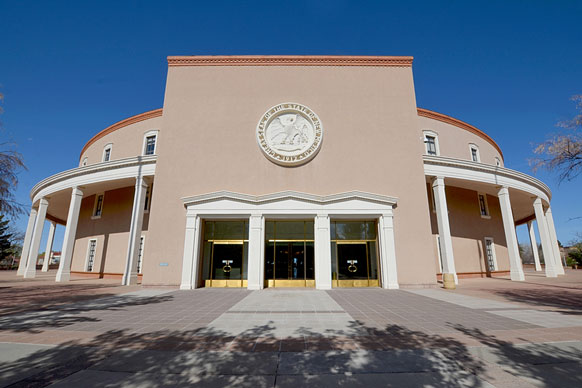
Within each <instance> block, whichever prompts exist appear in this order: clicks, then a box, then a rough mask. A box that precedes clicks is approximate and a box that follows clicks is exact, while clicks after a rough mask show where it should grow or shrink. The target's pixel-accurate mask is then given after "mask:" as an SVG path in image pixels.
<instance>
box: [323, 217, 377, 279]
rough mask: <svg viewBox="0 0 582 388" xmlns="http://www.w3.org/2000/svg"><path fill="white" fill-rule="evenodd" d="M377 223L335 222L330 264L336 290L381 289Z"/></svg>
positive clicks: (332, 229)
mask: <svg viewBox="0 0 582 388" xmlns="http://www.w3.org/2000/svg"><path fill="white" fill-rule="evenodd" d="M376 229H377V226H376V222H374V221H337V222H336V221H332V223H331V256H332V257H331V260H332V285H333V286H334V287H378V286H379V285H380V282H379V280H378V278H379V276H378V275H379V273H378V255H377V254H376V252H377V245H376Z"/></svg>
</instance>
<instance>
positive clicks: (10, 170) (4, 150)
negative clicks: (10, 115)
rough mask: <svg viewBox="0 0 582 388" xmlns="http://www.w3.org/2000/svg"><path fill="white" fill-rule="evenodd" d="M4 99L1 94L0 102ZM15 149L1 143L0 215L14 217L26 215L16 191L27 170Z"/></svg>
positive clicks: (11, 144) (11, 145) (10, 144)
mask: <svg viewBox="0 0 582 388" xmlns="http://www.w3.org/2000/svg"><path fill="white" fill-rule="evenodd" d="M2 99H3V95H2V93H0V102H1V101H2ZM0 113H2V107H1V106H0ZM13 147H14V144H13V143H10V142H1V143H0V214H6V215H8V216H12V217H14V216H17V215H19V214H22V213H25V209H24V206H23V205H22V204H20V203H18V201H16V197H15V196H14V190H16V187H17V186H18V175H17V174H18V172H19V171H20V170H21V169H26V167H25V166H24V162H23V160H22V155H21V154H19V153H18V152H16V151H14V149H13Z"/></svg>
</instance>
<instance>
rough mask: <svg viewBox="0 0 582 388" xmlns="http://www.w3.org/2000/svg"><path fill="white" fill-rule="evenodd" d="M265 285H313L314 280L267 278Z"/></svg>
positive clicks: (302, 286) (300, 286)
mask: <svg viewBox="0 0 582 388" xmlns="http://www.w3.org/2000/svg"><path fill="white" fill-rule="evenodd" d="M265 286H267V287H287V288H297V287H299V288H305V287H308V288H309V287H311V288H314V287H315V280H312V279H307V280H302V279H299V280H296V279H268V280H266V281H265Z"/></svg>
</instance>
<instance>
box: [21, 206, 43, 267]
mask: <svg viewBox="0 0 582 388" xmlns="http://www.w3.org/2000/svg"><path fill="white" fill-rule="evenodd" d="M47 209H48V201H47V200H46V199H45V198H41V199H40V201H39V203H38V214H37V215H36V221H35V222H34V231H33V232H32V241H31V242H30V251H29V252H28V262H27V263H26V270H25V271H24V277H25V278H33V277H35V276H36V262H37V259H38V250H39V249H40V239H41V238H42V229H43V227H44V220H45V217H46V211H47Z"/></svg>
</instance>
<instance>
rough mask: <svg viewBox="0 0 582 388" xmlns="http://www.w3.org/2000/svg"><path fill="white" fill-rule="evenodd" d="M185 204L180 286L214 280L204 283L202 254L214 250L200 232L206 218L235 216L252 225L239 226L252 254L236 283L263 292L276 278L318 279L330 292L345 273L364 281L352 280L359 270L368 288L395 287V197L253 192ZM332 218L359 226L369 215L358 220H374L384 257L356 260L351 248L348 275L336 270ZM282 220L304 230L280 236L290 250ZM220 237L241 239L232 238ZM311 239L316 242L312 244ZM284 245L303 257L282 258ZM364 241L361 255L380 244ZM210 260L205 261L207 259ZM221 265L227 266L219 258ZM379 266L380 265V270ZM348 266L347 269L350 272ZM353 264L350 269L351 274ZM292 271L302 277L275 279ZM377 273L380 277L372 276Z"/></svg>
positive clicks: (223, 194) (316, 283)
mask: <svg viewBox="0 0 582 388" xmlns="http://www.w3.org/2000/svg"><path fill="white" fill-rule="evenodd" d="M183 202H184V205H185V207H186V229H185V244H184V255H183V263H182V283H181V285H180V288H181V289H193V288H197V287H201V286H205V285H210V284H212V283H211V282H210V283H209V282H208V281H207V280H205V279H206V277H205V276H206V275H202V276H201V273H200V271H203V272H204V273H206V271H207V270H206V269H205V268H206V267H207V266H208V265H207V264H204V263H205V261H204V257H203V256H201V254H204V255H205V256H206V255H208V252H209V250H208V248H207V249H206V250H204V249H201V246H200V245H201V241H208V239H207V238H206V237H203V236H202V235H201V233H202V230H201V229H203V228H202V225H203V223H204V221H205V220H236V219H238V220H242V223H241V222H234V221H232V222H233V223H234V224H238V223H241V225H248V226H241V227H242V228H243V229H244V228H247V230H246V232H243V233H242V234H241V236H240V238H241V239H240V240H236V241H240V244H242V245H241V247H244V244H245V236H248V248H247V252H248V254H247V255H246V256H247V257H246V262H244V261H243V264H242V266H243V268H244V266H245V265H246V267H247V269H246V270H244V269H242V270H240V273H241V275H242V274H243V273H246V274H248V275H247V278H246V279H244V278H240V280H241V283H238V285H237V286H239V287H240V286H242V285H244V281H245V280H246V287H247V288H248V289H251V290H259V289H262V288H264V287H265V285H267V286H269V285H272V286H277V283H278V282H279V284H282V285H283V286H293V285H294V284H301V283H302V284H303V286H310V285H312V284H314V286H315V288H317V289H331V288H332V286H334V285H336V286H337V285H339V284H341V281H340V279H341V278H342V276H344V275H345V276H347V278H346V282H347V281H349V278H350V276H351V278H353V279H354V280H353V281H351V284H352V285H354V284H359V285H364V282H363V280H360V281H356V280H355V279H356V277H357V276H356V275H357V274H355V272H357V271H360V272H359V273H360V274H366V275H365V278H366V281H365V286H368V285H372V286H374V285H376V286H378V285H380V286H381V287H383V288H398V275H397V267H396V254H395V249H394V229H393V220H392V219H393V216H394V211H393V209H394V208H395V207H396V202H397V200H396V198H393V197H388V196H382V195H376V194H369V193H361V192H349V193H340V194H335V195H330V196H318V195H312V194H305V193H298V192H282V193H274V194H269V195H264V196H251V195H244V194H239V193H233V192H226V191H224V192H217V193H211V194H206V195H201V196H194V197H188V198H183ZM334 220H347V222H352V223H353V224H358V225H357V226H358V228H359V225H360V223H358V222H356V220H370V221H368V222H367V224H364V223H362V224H361V225H369V227H368V228H367V229H369V230H370V232H369V233H372V234H373V236H376V234H377V233H378V234H379V237H380V238H379V239H378V241H379V260H378V258H377V255H370V254H368V256H366V255H364V256H362V257H361V258H360V259H357V258H355V256H354V255H355V254H356V253H354V252H352V253H350V257H346V263H345V267H346V271H347V272H345V274H344V272H343V269H341V270H340V269H339V268H337V266H338V263H339V261H338V260H341V257H340V256H341V254H340V255H339V256H338V253H337V243H335V245H334V244H332V241H331V235H332V223H333V222H334ZM266 222H269V223H272V224H271V225H272V226H270V227H269V231H267V230H266V229H267V228H266V226H265V225H266ZM285 222H287V223H289V224H293V227H292V228H297V226H301V228H302V230H301V231H300V232H301V233H299V232H297V231H294V232H292V233H295V234H296V236H295V237H293V238H291V237H282V240H279V244H280V245H279V247H282V245H281V244H284V245H285V248H281V249H279V250H277V244H276V241H277V238H276V234H275V233H276V232H275V230H274V229H275V225H277V223H279V224H281V223H285ZM343 224H345V222H344V223H342V225H343ZM288 226H289V225H288ZM333 226H335V225H333ZM245 233H246V234H245ZM299 234H301V236H299ZM280 236H284V235H280ZM289 236H290V235H289ZM310 236H312V237H310ZM290 238H291V239H290ZM374 238H375V237H374ZM310 239H312V240H310ZM223 241H225V242H227V241H230V242H231V243H235V242H236V241H235V240H233V239H232V238H230V237H228V238H227V239H226V240H223ZM281 241H282V242H281ZM309 241H313V243H310V242H309ZM366 241H371V240H366ZM349 242H351V243H352V244H354V243H356V242H357V241H356V240H353V239H352V240H349ZM309 244H313V245H309ZM362 244H363V245H362ZM366 244H368V245H366ZM370 244H371V245H370ZM287 245H288V247H289V248H288V249H292V245H296V246H297V247H298V251H297V254H298V255H299V256H297V255H296V256H297V257H299V260H297V257H296V258H295V259H294V262H293V260H291V261H288V260H290V259H289V258H290V257H291V256H289V258H288V257H287V256H285V257H283V256H282V255H283V254H285V255H286V254H287V253H286V252H288V251H287V250H286V249H287ZM360 245H362V246H363V247H364V252H367V249H368V248H366V247H367V246H370V247H372V248H370V249H374V250H375V249H376V248H375V247H376V246H375V242H373V243H366V242H365V241H364V240H362V243H361V244H360ZM309 246H313V253H312V254H310V253H307V252H309V251H310V249H311V248H309ZM354 246H355V245H354ZM269 247H270V248H269ZM332 247H335V250H336V251H334V252H332ZM243 249H244V248H243ZM266 249H267V250H268V249H272V250H274V251H273V252H274V253H273V252H266ZM304 250H307V251H304ZM346 252H347V251H346ZM277 254H279V259H277V256H276V255H277ZM311 255H313V256H311ZM269 258H271V259H269ZM303 258H304V259H303ZM310 258H313V264H312V265H313V267H312V268H313V270H310V269H309V268H310V264H309V263H310V260H311V259H310ZM206 260H208V258H207V257H206ZM270 260H272V261H270ZM277 260H279V262H280V263H284V264H281V265H284V267H281V266H279V267H278V266H277V264H276V263H277ZM303 260H305V261H303ZM223 261H224V262H225V265H226V266H227V269H228V271H229V272H230V271H232V269H231V268H232V267H231V265H233V264H234V263H232V262H230V261H229V260H223ZM227 261H228V262H227ZM348 261H350V262H348ZM236 262H238V261H236ZM271 262H272V263H273V264H274V268H265V263H271ZM287 263H289V264H287ZM219 264H220V265H222V264H223V263H222V261H221V262H220V263H219ZM212 265H213V266H214V267H216V268H217V269H218V271H219V272H220V269H221V268H218V267H219V266H218V265H217V264H212ZM378 265H379V268H378V267H377V266H378ZM205 266H206V267H205ZM358 266H360V270H358V269H357V267H358ZM348 267H349V269H347V268H348ZM277 268H279V269H277ZM334 268H335V270H334ZM342 268H343V264H342ZM353 268H356V270H353ZM373 268H378V269H379V271H377V272H375V273H379V274H380V276H378V275H372V276H370V274H371V273H372V272H373ZM350 269H352V270H353V271H350ZM281 271H283V275H277V274H281V273H282V272H281ZM287 271H289V273H290V274H291V273H299V275H300V276H298V277H297V278H298V281H299V282H297V283H293V280H292V278H293V276H294V275H293V276H292V275H290V277H289V279H290V280H285V281H283V280H277V279H278V278H279V279H282V277H281V276H283V277H284V276H286V275H285V274H286V273H287ZM298 271H299V272H298ZM301 271H302V272H301ZM362 271H363V272H362ZM223 272H224V271H223ZM237 273H238V272H237ZM302 274H303V275H302ZM333 274H335V275H333ZM229 276H230V275H229ZM361 276H363V275H361ZM361 276H360V277H357V279H363V277H361ZM374 276H377V277H375V279H376V280H375V281H374ZM243 277H244V276H243ZM270 277H272V279H273V281H272V282H271V281H270V280H269V279H270ZM334 277H335V279H334ZM338 277H339V279H338ZM301 279H303V280H301ZM310 279H313V280H310ZM369 279H372V280H369ZM334 282H335V284H334ZM338 282H340V283H338ZM219 284H221V285H228V284H233V285H235V284H236V283H228V282H224V281H221V282H219ZM344 284H345V283H344Z"/></svg>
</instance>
